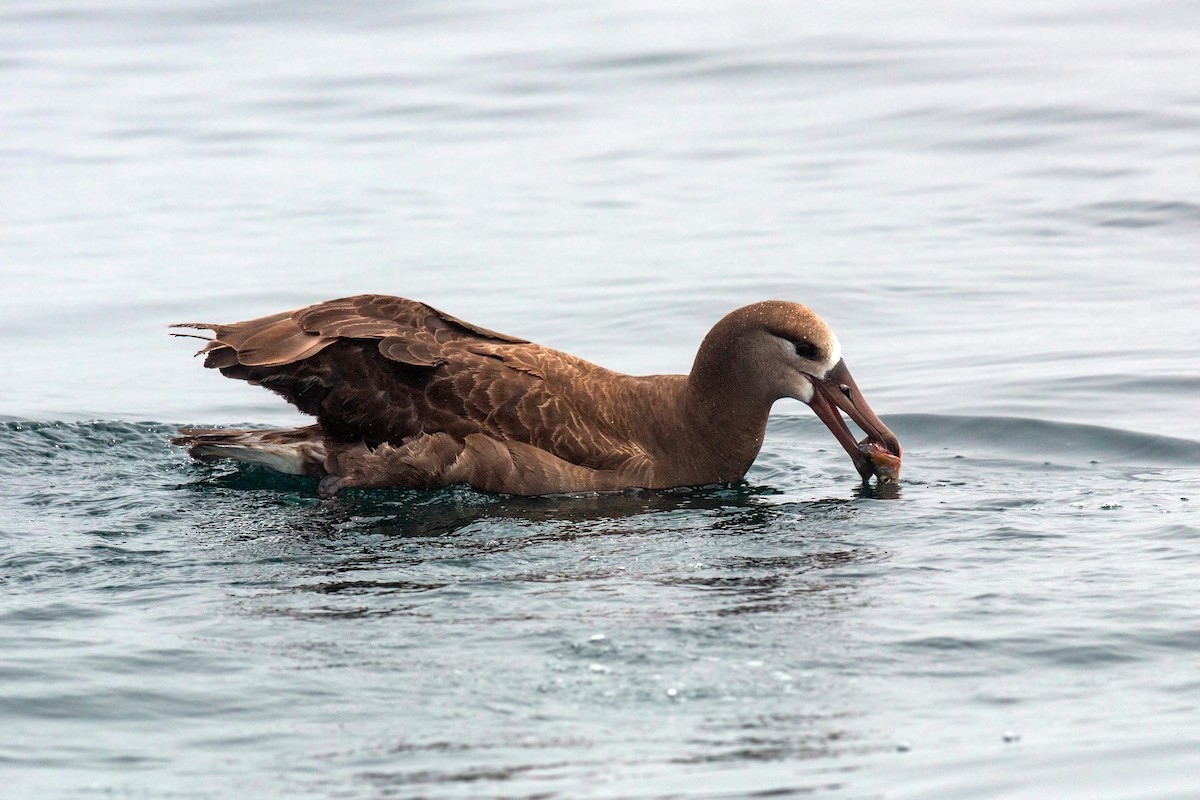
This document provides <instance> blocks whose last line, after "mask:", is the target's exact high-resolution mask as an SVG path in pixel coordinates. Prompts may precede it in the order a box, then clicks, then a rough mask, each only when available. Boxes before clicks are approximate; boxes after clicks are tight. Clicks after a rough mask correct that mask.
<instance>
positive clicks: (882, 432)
mask: <svg viewBox="0 0 1200 800" xmlns="http://www.w3.org/2000/svg"><path fill="white" fill-rule="evenodd" d="M811 380H812V385H813V396H812V400H810V401H809V406H810V407H811V408H812V410H813V411H814V412H816V415H817V416H818V417H820V419H821V421H822V422H824V423H825V425H826V427H828V428H829V430H831V431H833V435H834V436H836V437H837V440H838V441H839V442H841V443H842V447H844V448H846V452H847V453H849V454H850V458H851V459H852V460H853V461H854V467H855V469H857V470H858V474H859V475H861V476H862V479H863V481H868V480H870V479H871V476H872V475H876V476H878V478H879V481H880V482H881V483H890V482H892V481H895V480H897V479H898V478H899V476H900V452H901V451H900V442H899V441H897V440H896V436H895V434H893V433H892V432H891V431H890V430H888V427H887V426H886V425H884V424H883V422H882V421H881V420H880V419H879V417H877V416H876V415H875V412H874V411H872V410H871V406H869V405H868V404H867V401H866V398H864V397H863V396H862V392H860V391H859V390H858V384H856V383H855V382H854V378H853V377H851V375H850V370H849V368H847V367H846V362H845V361H844V360H843V361H839V362H838V363H837V365H836V366H835V367H834V368H833V369H831V370H829V374H828V375H826V376H825V378H824V379H823V380H822V379H817V378H812V379H811ZM838 409H841V410H842V411H844V412H846V416H848V417H850V419H852V420H854V424H855V425H857V426H858V427H860V428H862V429H863V432H865V433H866V434H867V438H866V439H864V440H863V441H862V443H859V442H857V441H855V439H854V435H853V434H852V433H851V432H850V429H849V428H848V427H847V426H846V422H845V420H843V419H842V415H841V414H839V413H838Z"/></svg>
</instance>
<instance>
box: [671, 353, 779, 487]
mask: <svg viewBox="0 0 1200 800" xmlns="http://www.w3.org/2000/svg"><path fill="white" fill-rule="evenodd" d="M677 402H678V407H679V410H680V413H679V415H678V419H679V420H680V422H681V423H682V424H684V425H686V426H687V427H688V428H689V435H688V436H687V437H686V440H687V441H690V442H691V443H692V448H693V449H694V452H689V453H682V454H680V458H681V459H682V460H683V461H685V462H690V463H692V464H694V465H696V467H697V468H698V470H699V471H703V472H705V473H706V474H704V475H700V476H698V478H699V479H702V480H700V481H699V482H703V483H726V482H732V481H738V480H741V479H742V478H743V477H744V476H745V474H746V471H747V470H749V469H750V465H751V464H753V463H754V459H755V458H757V457H758V451H759V450H760V449H761V448H762V443H763V437H764V435H765V434H766V430H767V416H768V415H769V414H770V411H771V406H772V405H773V403H774V400H773V399H767V398H764V397H760V396H758V395H756V394H755V393H753V392H752V391H747V388H746V386H745V385H741V384H739V382H738V381H736V380H723V379H721V376H710V375H707V374H704V373H701V374H699V375H697V373H696V371H695V370H693V371H692V374H690V375H688V377H687V380H686V381H683V382H681V383H680V385H679V396H678V400H677Z"/></svg>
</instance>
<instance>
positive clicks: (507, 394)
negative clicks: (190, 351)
mask: <svg viewBox="0 0 1200 800" xmlns="http://www.w3.org/2000/svg"><path fill="white" fill-rule="evenodd" d="M173 327H182V328H193V329H201V330H208V331H212V333H213V338H211V339H209V340H208V344H207V345H206V346H205V347H204V349H203V350H201V351H200V353H202V354H205V359H204V366H206V367H212V368H216V369H219V370H220V371H221V374H223V375H225V376H227V377H230V378H237V379H239V380H244V381H247V382H249V383H251V384H257V385H260V386H265V387H266V388H268V389H270V390H272V391H274V392H277V393H278V394H280V395H282V396H283V397H284V399H286V400H287V401H288V402H289V403H292V404H293V405H295V406H296V407H297V408H298V409H300V411H302V412H304V413H305V414H311V415H313V416H315V417H316V418H317V424H315V425H310V426H307V427H303V428H289V429H276V430H209V429H198V428H192V429H184V430H181V431H180V436H179V437H178V438H176V439H174V440H173V442H174V443H175V444H178V445H183V446H185V447H187V448H188V450H189V452H190V453H191V455H192V456H193V457H195V458H198V459H206V460H207V459H216V458H231V459H235V460H237V461H243V462H248V463H253V464H262V465H265V466H268V467H271V468H273V469H276V470H278V471H280V472H286V473H292V474H301V475H313V476H317V477H319V478H320V479H321V480H320V493H321V494H322V495H323V496H332V495H334V494H336V493H337V492H338V491H339V490H340V489H344V488H347V487H407V488H421V489H424V488H433V487H438V486H449V485H452V484H468V485H470V486H473V487H476V488H478V489H483V490H486V491H491V492H502V493H509V494H519V495H537V494H552V493H558V492H605V491H615V490H620V489H626V488H635V487H636V488H643V489H666V488H671V487H677V486H701V485H706V484H715V483H729V482H733V481H738V480H741V479H742V477H743V476H744V475H745V474H746V471H747V470H748V469H749V468H750V465H751V464H752V463H753V462H754V459H755V457H756V456H757V455H758V451H759V448H761V446H762V443H763V435H764V433H765V432H766V427H767V414H768V412H769V411H770V409H771V406H772V405H773V404H774V402H775V401H776V400H779V399H781V398H785V397H791V398H795V399H797V400H800V401H801V402H804V403H807V404H808V405H809V406H810V407H811V408H812V409H813V411H815V412H816V414H817V416H818V417H820V418H821V420H822V421H823V422H824V423H825V424H826V425H827V426H828V427H829V429H830V430H831V431H832V432H833V434H834V436H835V437H837V439H838V441H839V442H841V444H842V446H843V447H845V449H846V451H847V452H848V453H849V454H850V457H851V459H853V461H854V465H855V467H856V469H857V470H858V472H859V474H860V475H861V476H862V478H863V480H864V481H868V480H869V479H870V478H871V477H872V476H875V477H876V478H877V480H878V481H880V482H892V481H895V480H897V479H898V477H899V470H900V455H901V451H900V443H899V442H898V441H897V440H896V437H895V436H894V435H893V434H892V432H891V431H890V430H888V428H887V426H885V425H884V424H883V422H882V421H880V419H879V417H877V416H876V415H875V412H874V411H872V410H871V407H870V406H869V405H868V404H867V401H866V400H865V399H864V398H863V396H862V393H861V392H860V391H859V389H858V386H857V385H856V384H855V382H854V379H853V378H852V377H851V376H850V371H849V369H847V367H846V364H845V362H844V361H843V360H842V354H841V347H840V345H839V344H838V340H837V337H836V336H834V334H833V331H831V330H830V329H829V326H828V325H826V324H825V323H824V322H823V321H822V320H821V318H820V317H818V316H817V315H816V314H815V313H813V312H812V311H811V310H809V309H808V308H806V307H804V306H802V305H798V304H796V303H789V302H784V301H778V300H769V301H765V302H761V303H755V304H754V305H750V306H746V307H745V308H740V309H738V310H737V311H734V312H732V313H730V314H729V315H727V316H726V317H724V318H723V319H722V320H721V321H720V322H718V323H717V324H716V325H715V326H713V329H712V330H711V331H710V332H709V334H708V335H707V336H706V337H705V338H704V341H703V342H702V343H701V345H700V350H699V352H698V353H697V354H696V361H695V363H694V364H693V366H692V371H691V373H689V374H688V375H649V376H632V375H623V374H621V373H618V372H613V371H611V370H608V369H605V368H603V367H600V366H597V365H595V364H592V363H589V362H587V361H584V360H583V359H581V358H577V357H575V356H572V355H569V354H567V353H563V352H559V351H557V350H551V349H550V348H548V347H542V346H541V345H538V344H534V343H533V342H529V341H527V340H525V339H518V338H516V337H513V336H507V335H505V334H502V333H496V332H495V331H490V330H488V329H486V328H481V327H479V326H477V325H472V324H471V323H469V322H465V321H463V320H461V319H458V318H456V317H452V316H450V315H449V314H444V313H442V312H441V311H438V310H437V309H435V308H433V307H431V306H428V305H425V304H424V303H419V302H416V301H414V300H406V299H404V298H401V297H387V296H383V295H359V296H356V297H347V298H344V299H341V300H330V301H329V302H326V303H318V304H316V305H312V306H308V307H306V308H301V309H298V310H296V311H287V312H284V313H281V314H274V315H271V316H268V317H262V318H260V319H254V320H249V321H247V322H236V323H233V324H230V325H211V324H207V323H185V324H181V325H177V326H173ZM177 335H189V334H177ZM200 338H205V337H200ZM200 353H198V354H197V355H199V354H200ZM839 409H840V410H841V411H844V412H845V413H846V414H847V415H848V416H849V417H850V418H851V419H852V420H853V421H854V422H855V423H856V424H857V425H858V426H859V427H860V428H862V429H863V431H865V432H866V434H867V437H866V438H865V439H864V440H863V441H862V442H861V443H860V442H856V441H855V439H854V436H853V435H852V434H851V433H850V429H849V428H848V427H847V426H846V423H845V421H844V420H843V419H842V416H841V413H839Z"/></svg>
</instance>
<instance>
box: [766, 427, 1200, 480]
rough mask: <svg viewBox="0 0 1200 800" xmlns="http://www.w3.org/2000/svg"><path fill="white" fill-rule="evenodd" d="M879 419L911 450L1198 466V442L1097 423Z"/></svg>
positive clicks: (1062, 462) (1041, 460)
mask: <svg viewBox="0 0 1200 800" xmlns="http://www.w3.org/2000/svg"><path fill="white" fill-rule="evenodd" d="M884 421H885V422H886V423H887V424H888V426H889V427H891V429H892V430H893V431H894V432H895V433H896V436H897V437H898V438H899V439H900V441H901V443H902V444H903V445H904V447H905V449H906V451H907V452H908V453H910V454H913V453H918V452H924V453H928V452H936V451H939V450H949V451H952V452H953V453H954V454H955V455H972V456H986V457H988V458H997V457H1003V458H1009V459H1014V460H1017V461H1023V462H1037V463H1049V464H1055V465H1086V464H1091V463H1100V464H1105V465H1110V466H1112V465H1118V466H1130V467H1135V466H1136V467H1180V466H1188V467H1194V466H1197V465H1200V442H1197V441H1194V440H1192V439H1181V438H1175V437H1171V436H1160V435H1157V434H1152V433H1141V432H1139V431H1129V430H1124V429H1120V428H1108V427H1104V426H1101V425H1083V424H1078V423H1072V422H1055V421H1051V420H1042V419H1028V418H1023V417H997V416H959V415H949V414H892V415H889V416H887V417H886V419H885V420H884ZM774 424H775V425H781V426H785V427H786V426H797V427H803V428H805V429H811V430H817V429H819V428H820V422H819V421H817V420H809V419H808V418H807V417H800V416H797V417H781V418H778V419H777V420H776V421H775V422H774Z"/></svg>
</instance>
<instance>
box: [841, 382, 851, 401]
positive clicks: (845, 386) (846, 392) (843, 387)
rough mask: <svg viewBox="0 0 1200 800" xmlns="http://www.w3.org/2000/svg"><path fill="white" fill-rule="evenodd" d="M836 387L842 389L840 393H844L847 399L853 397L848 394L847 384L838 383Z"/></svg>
mask: <svg viewBox="0 0 1200 800" xmlns="http://www.w3.org/2000/svg"><path fill="white" fill-rule="evenodd" d="M838 388H839V389H841V390H842V394H844V395H846V399H847V400H853V399H854V398H853V397H851V396H850V387H849V386H847V385H846V384H844V383H843V384H841V385H839V386H838Z"/></svg>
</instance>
